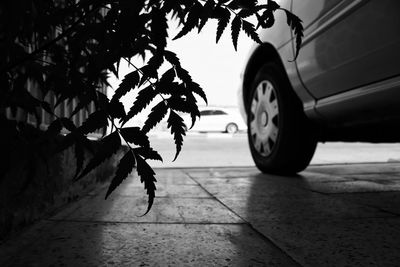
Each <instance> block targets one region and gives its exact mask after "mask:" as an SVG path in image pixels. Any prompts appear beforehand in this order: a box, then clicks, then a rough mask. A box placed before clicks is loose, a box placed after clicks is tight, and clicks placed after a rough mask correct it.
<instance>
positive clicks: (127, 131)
mask: <svg viewBox="0 0 400 267" xmlns="http://www.w3.org/2000/svg"><path fill="white" fill-rule="evenodd" d="M120 134H121V135H122V138H124V140H125V141H126V142H128V143H133V144H135V145H138V146H142V147H143V146H146V147H148V146H149V145H150V143H149V137H148V136H147V135H146V134H145V133H144V132H143V131H142V130H140V128H139V127H126V128H121V129H120Z"/></svg>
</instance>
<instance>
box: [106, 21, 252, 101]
mask: <svg viewBox="0 0 400 267" xmlns="http://www.w3.org/2000/svg"><path fill="white" fill-rule="evenodd" d="M216 25H217V23H216V20H209V21H208V22H207V24H206V26H205V27H204V29H203V30H202V32H201V33H200V34H197V30H193V31H191V32H190V33H189V34H187V35H186V36H184V37H182V38H181V39H178V40H175V41H172V38H173V37H174V36H175V35H176V33H177V32H178V30H176V29H175V27H172V26H170V40H169V41H168V49H169V50H171V51H173V52H175V53H176V54H177V55H178V57H179V58H180V60H181V63H182V66H183V67H184V68H185V69H186V70H188V71H189V73H190V74H191V76H192V78H193V80H194V81H196V82H197V83H199V84H200V86H202V88H203V90H204V91H205V93H206V95H207V98H208V104H209V105H211V106H213V105H223V106H237V103H238V100H237V90H238V88H239V82H240V73H241V71H242V69H243V67H244V64H245V59H246V56H247V54H248V52H249V50H250V47H251V46H252V44H253V41H252V40H251V39H250V38H248V37H247V35H245V33H244V32H241V33H240V36H239V41H238V51H235V49H234V48H233V45H232V40H231V30H230V27H229V25H228V27H227V28H226V29H225V31H224V33H223V35H222V37H221V39H220V41H219V43H218V44H216V43H215V38H216V37H215V35H216ZM128 72H129V68H128V67H127V65H126V64H121V66H120V78H121V79H122V78H123V77H124V75H125V74H126V73H128ZM110 83H111V85H112V87H113V88H114V89H116V88H117V87H118V84H119V83H120V81H118V80H116V79H115V78H111V79H110ZM132 98H133V97H126V98H124V99H123V102H124V104H127V106H128V105H129V106H131V104H132V102H133V100H134V99H132ZM199 105H201V106H202V105H205V104H204V103H203V102H202V101H200V102H199Z"/></svg>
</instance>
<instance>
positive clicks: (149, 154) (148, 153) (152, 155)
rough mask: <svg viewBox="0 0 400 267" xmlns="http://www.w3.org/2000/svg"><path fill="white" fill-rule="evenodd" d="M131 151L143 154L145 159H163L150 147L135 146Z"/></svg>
mask: <svg viewBox="0 0 400 267" xmlns="http://www.w3.org/2000/svg"><path fill="white" fill-rule="evenodd" d="M133 151H134V153H135V154H139V155H141V156H143V157H144V158H145V159H152V160H159V161H163V159H162V157H161V156H160V154H158V152H157V151H155V150H153V149H152V148H151V147H137V148H134V149H133Z"/></svg>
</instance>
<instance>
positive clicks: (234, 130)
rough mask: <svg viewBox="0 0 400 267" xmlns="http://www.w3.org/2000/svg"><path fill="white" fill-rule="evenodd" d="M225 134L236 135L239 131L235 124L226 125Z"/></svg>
mask: <svg viewBox="0 0 400 267" xmlns="http://www.w3.org/2000/svg"><path fill="white" fill-rule="evenodd" d="M225 129H226V130H225V131H226V132H227V133H230V134H234V133H237V131H238V130H239V128H238V126H237V125H236V123H229V124H228V125H226V128H225Z"/></svg>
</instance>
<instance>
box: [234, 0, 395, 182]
mask: <svg viewBox="0 0 400 267" xmlns="http://www.w3.org/2000/svg"><path fill="white" fill-rule="evenodd" d="M279 4H280V5H281V7H283V8H286V9H288V10H291V11H292V12H293V13H294V14H295V15H297V16H298V17H299V18H300V19H301V20H302V21H303V26H304V29H305V31H304V38H303V42H302V46H301V49H300V51H299V55H298V57H297V58H295V53H296V40H295V39H294V38H293V33H292V32H291V30H290V29H289V27H288V26H287V23H286V16H285V13H284V12H279V10H278V11H276V12H275V14H276V17H275V19H276V21H275V25H274V27H273V28H271V29H267V30H262V31H261V32H259V35H260V39H261V41H262V44H257V45H254V47H253V48H252V49H251V51H250V54H249V56H248V58H247V61H246V63H245V67H244V70H243V72H242V75H241V85H240V89H239V95H240V107H241V110H242V113H243V114H244V117H245V119H246V122H247V126H248V142H249V146H250V151H251V154H252V157H253V160H254V162H255V165H256V166H257V167H258V168H259V169H260V170H261V171H262V172H266V173H277V174H295V173H298V172H300V171H302V170H304V169H305V168H306V167H307V166H308V165H309V163H310V161H311V159H312V157H313V155H314V152H315V149H316V145H317V143H318V142H325V141H363V142H398V141H400V130H399V129H400V127H399V125H400V63H399V62H400V34H399V33H400V16H399V15H398V11H399V10H400V1H397V0H381V1H368V0H357V1H351V0H292V1H289V0H283V1H279Z"/></svg>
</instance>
